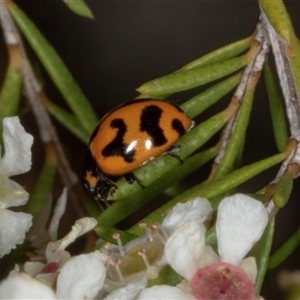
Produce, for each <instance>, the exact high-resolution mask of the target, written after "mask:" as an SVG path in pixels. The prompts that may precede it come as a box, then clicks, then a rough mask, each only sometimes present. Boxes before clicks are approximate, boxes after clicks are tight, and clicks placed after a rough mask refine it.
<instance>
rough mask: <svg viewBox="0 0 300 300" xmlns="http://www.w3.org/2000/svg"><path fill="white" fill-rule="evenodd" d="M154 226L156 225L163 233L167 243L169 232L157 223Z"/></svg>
mask: <svg viewBox="0 0 300 300" xmlns="http://www.w3.org/2000/svg"><path fill="white" fill-rule="evenodd" d="M154 224H155V226H156V227H157V228H158V230H160V231H161V233H162V235H163V237H164V239H165V241H166V240H167V239H168V237H169V235H168V233H167V231H166V230H165V229H164V228H163V227H162V226H161V224H160V223H158V222H156V223H154Z"/></svg>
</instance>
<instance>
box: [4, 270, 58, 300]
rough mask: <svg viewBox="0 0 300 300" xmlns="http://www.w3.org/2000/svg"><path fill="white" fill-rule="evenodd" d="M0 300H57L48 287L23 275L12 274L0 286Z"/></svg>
mask: <svg viewBox="0 0 300 300" xmlns="http://www.w3.org/2000/svg"><path fill="white" fill-rule="evenodd" d="M0 299H57V298H56V296H55V293H54V291H53V290H52V289H50V288H49V287H48V286H46V285H44V284H42V283H40V282H38V281H37V280H34V279H32V278H31V277H30V276H29V275H27V274H25V273H19V274H14V275H13V276H11V277H9V278H8V279H6V280H3V281H2V282H1V284H0Z"/></svg>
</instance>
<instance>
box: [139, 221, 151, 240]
mask: <svg viewBox="0 0 300 300" xmlns="http://www.w3.org/2000/svg"><path fill="white" fill-rule="evenodd" d="M139 226H140V228H141V229H145V231H146V234H147V236H148V239H149V242H152V241H153V236H152V233H151V231H150V229H149V227H148V226H147V223H145V222H141V223H140V224H139Z"/></svg>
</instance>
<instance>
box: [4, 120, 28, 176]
mask: <svg viewBox="0 0 300 300" xmlns="http://www.w3.org/2000/svg"><path fill="white" fill-rule="evenodd" d="M3 142H4V149H5V151H4V155H3V157H2V159H1V172H3V173H5V174H6V175H7V176H8V177H10V176H14V175H18V174H23V173H25V172H27V171H29V170H30V167H31V146H32V143H33V137H32V135H30V134H28V133H26V132H25V130H24V127H23V126H22V125H21V124H20V119H19V117H8V118H4V119H3Z"/></svg>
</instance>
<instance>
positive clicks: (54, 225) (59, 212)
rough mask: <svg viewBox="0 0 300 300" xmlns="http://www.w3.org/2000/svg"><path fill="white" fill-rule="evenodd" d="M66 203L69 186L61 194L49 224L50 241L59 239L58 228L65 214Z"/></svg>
mask: <svg viewBox="0 0 300 300" xmlns="http://www.w3.org/2000/svg"><path fill="white" fill-rule="evenodd" d="M66 205H67V188H64V189H63V192H62V194H61V196H60V197H59V199H58V200H57V204H56V206H55V208H54V213H53V217H52V219H51V222H50V225H49V230H48V232H49V237H50V241H56V240H57V230H58V226H59V221H60V219H61V217H62V216H63V214H64V213H65V210H66Z"/></svg>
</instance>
